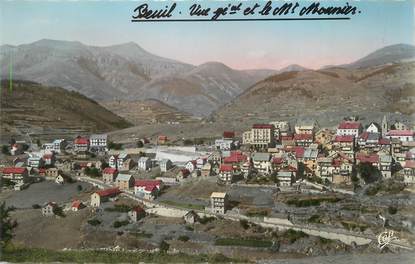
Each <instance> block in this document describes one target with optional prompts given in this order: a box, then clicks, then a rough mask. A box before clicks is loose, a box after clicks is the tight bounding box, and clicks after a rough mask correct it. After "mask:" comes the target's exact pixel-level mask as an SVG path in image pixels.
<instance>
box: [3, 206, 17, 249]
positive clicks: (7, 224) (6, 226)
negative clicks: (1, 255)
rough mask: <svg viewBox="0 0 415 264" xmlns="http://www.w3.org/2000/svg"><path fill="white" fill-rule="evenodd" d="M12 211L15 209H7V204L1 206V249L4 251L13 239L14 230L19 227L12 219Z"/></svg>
mask: <svg viewBox="0 0 415 264" xmlns="http://www.w3.org/2000/svg"><path fill="white" fill-rule="evenodd" d="M12 210H13V208H11V207H6V203H5V202H2V203H1V204H0V221H1V222H0V229H1V233H0V239H1V241H0V249H4V248H5V247H6V246H7V244H8V243H9V242H10V240H11V239H12V237H13V229H14V228H15V227H16V226H17V222H16V221H12V219H11V218H10V211H12Z"/></svg>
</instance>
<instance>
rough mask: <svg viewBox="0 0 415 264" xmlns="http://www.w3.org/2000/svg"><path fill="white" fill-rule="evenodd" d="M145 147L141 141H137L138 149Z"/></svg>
mask: <svg viewBox="0 0 415 264" xmlns="http://www.w3.org/2000/svg"><path fill="white" fill-rule="evenodd" d="M142 147H144V144H143V141H141V140H139V141H137V148H142Z"/></svg>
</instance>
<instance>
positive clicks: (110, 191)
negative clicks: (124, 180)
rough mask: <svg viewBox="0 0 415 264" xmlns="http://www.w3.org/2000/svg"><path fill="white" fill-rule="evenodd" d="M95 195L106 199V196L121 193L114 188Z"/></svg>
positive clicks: (100, 191)
mask: <svg viewBox="0 0 415 264" xmlns="http://www.w3.org/2000/svg"><path fill="white" fill-rule="evenodd" d="M95 193H96V194H98V195H99V196H101V197H106V196H115V195H117V194H119V193H121V191H120V189H118V187H116V188H109V189H104V190H99V191H97V192H95Z"/></svg>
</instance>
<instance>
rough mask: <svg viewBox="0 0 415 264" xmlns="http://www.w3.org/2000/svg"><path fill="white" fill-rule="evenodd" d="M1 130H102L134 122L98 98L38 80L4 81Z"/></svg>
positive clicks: (58, 132) (14, 133) (62, 131)
mask: <svg viewBox="0 0 415 264" xmlns="http://www.w3.org/2000/svg"><path fill="white" fill-rule="evenodd" d="M1 88H2V89H1V105H0V106H1V132H2V137H3V139H4V137H5V136H8V135H19V134H22V133H23V134H25V133H31V134H39V135H42V134H66V133H69V134H70V133H82V132H101V131H111V130H116V129H122V128H126V127H129V126H130V123H129V122H127V121H125V120H124V119H123V118H121V117H119V116H117V115H115V114H114V113H112V112H110V111H109V110H107V109H105V108H104V107H102V106H101V105H99V104H98V103H97V102H95V101H93V100H91V99H88V98H87V97H85V96H83V95H81V94H79V93H77V92H70V91H67V90H64V89H62V88H58V87H46V86H42V85H40V84H37V83H34V82H28V81H14V82H13V87H12V89H11V90H10V88H9V82H8V81H7V80H3V81H2V82H1Z"/></svg>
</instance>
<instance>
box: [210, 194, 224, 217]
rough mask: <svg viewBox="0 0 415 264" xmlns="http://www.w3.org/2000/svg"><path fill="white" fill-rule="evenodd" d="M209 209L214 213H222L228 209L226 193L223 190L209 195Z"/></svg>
mask: <svg viewBox="0 0 415 264" xmlns="http://www.w3.org/2000/svg"><path fill="white" fill-rule="evenodd" d="M210 205H211V211H212V212H213V213H216V214H224V213H226V210H227V209H228V195H227V193H224V192H213V193H212V194H211V195H210Z"/></svg>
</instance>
